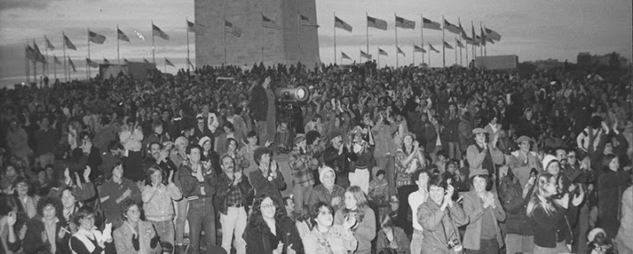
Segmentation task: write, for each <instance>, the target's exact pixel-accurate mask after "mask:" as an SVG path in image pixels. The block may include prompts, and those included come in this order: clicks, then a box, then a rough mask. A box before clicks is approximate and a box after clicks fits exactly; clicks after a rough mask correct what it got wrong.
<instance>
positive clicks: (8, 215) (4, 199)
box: [0, 194, 26, 254]
mask: <svg viewBox="0 0 633 254" xmlns="http://www.w3.org/2000/svg"><path fill="white" fill-rule="evenodd" d="M19 208H20V204H19V202H18V200H17V199H15V197H14V196H11V195H6V194H0V252H2V253H7V254H13V253H16V252H17V251H18V250H19V249H20V246H21V245H22V239H20V236H19V234H18V232H20V229H21V228H22V227H23V226H24V220H26V215H24V214H23V212H20V211H19ZM25 229H26V228H25Z"/></svg>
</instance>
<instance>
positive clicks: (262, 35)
mask: <svg viewBox="0 0 633 254" xmlns="http://www.w3.org/2000/svg"><path fill="white" fill-rule="evenodd" d="M260 13H261V14H262V27H261V28H260V31H261V44H262V45H261V46H262V48H261V51H262V52H261V53H262V55H261V61H260V62H261V63H263V62H264V24H263V22H264V12H263V11H262V12H260ZM297 38H299V27H298V26H297Z"/></svg>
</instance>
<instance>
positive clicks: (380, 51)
mask: <svg viewBox="0 0 633 254" xmlns="http://www.w3.org/2000/svg"><path fill="white" fill-rule="evenodd" d="M378 55H383V56H389V54H387V51H384V50H382V49H381V48H378Z"/></svg>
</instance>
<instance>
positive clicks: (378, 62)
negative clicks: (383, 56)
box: [377, 48, 380, 69]
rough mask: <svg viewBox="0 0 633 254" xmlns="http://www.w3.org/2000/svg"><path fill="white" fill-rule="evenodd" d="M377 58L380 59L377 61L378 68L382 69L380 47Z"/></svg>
mask: <svg viewBox="0 0 633 254" xmlns="http://www.w3.org/2000/svg"><path fill="white" fill-rule="evenodd" d="M377 59H378V61H377V64H378V69H380V48H378V58H377Z"/></svg>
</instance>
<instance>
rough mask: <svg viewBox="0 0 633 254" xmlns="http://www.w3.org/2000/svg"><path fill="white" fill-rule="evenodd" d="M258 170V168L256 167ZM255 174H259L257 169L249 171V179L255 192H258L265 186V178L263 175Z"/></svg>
mask: <svg viewBox="0 0 633 254" xmlns="http://www.w3.org/2000/svg"><path fill="white" fill-rule="evenodd" d="M257 170H259V169H257ZM256 174H260V172H258V171H253V172H251V174H250V175H249V176H250V179H251V185H252V186H253V189H254V190H255V193H260V192H261V191H262V190H263V189H264V188H265V186H266V182H265V181H267V180H266V179H264V177H259V176H258V175H256Z"/></svg>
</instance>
